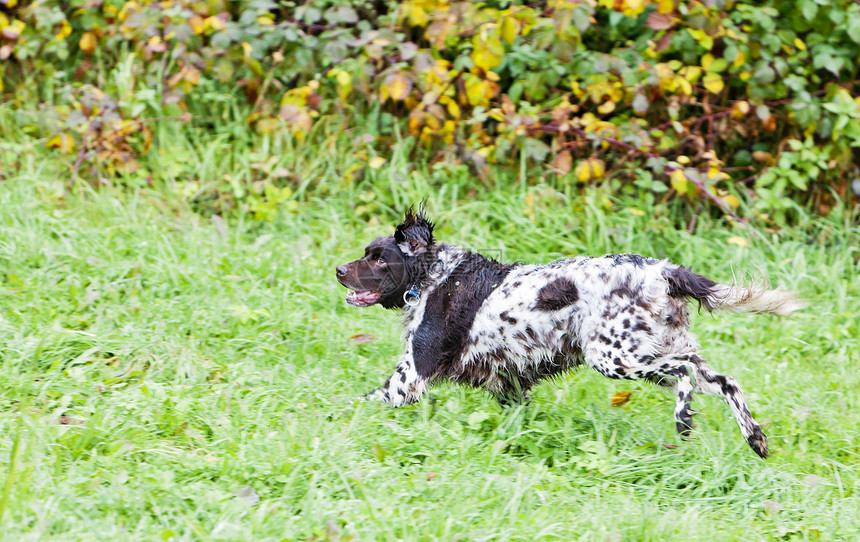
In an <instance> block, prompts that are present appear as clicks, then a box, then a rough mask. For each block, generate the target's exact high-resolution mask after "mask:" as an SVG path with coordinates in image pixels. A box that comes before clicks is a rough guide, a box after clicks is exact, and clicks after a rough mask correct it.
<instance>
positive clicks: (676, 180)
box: [669, 169, 688, 195]
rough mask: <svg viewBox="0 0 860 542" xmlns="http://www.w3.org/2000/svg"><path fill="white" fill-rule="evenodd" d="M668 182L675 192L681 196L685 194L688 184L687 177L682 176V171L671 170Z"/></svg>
mask: <svg viewBox="0 0 860 542" xmlns="http://www.w3.org/2000/svg"><path fill="white" fill-rule="evenodd" d="M669 181H670V182H671V183H672V188H674V189H675V192H677V193H679V194H681V195H684V194H686V193H687V188H688V182H687V176H686V175H684V170H681V169H673V170H672V172H671V173H669Z"/></svg>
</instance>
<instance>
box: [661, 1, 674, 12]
mask: <svg viewBox="0 0 860 542" xmlns="http://www.w3.org/2000/svg"><path fill="white" fill-rule="evenodd" d="M657 11H658V12H660V13H672V12H673V11H675V0H660V1H659V2H658V3H657Z"/></svg>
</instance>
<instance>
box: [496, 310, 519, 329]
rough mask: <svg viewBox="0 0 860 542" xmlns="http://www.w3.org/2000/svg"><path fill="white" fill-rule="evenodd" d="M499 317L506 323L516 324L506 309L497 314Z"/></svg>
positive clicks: (515, 320)
mask: <svg viewBox="0 0 860 542" xmlns="http://www.w3.org/2000/svg"><path fill="white" fill-rule="evenodd" d="M499 318H501V319H502V320H503V321H505V322H507V323H509V324H511V325H512V326H515V325H517V319H516V318H514V317H513V316H511V315H510V314H508V311H504V312H502V313H501V314H500V315H499Z"/></svg>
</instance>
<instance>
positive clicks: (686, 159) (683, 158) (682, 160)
mask: <svg viewBox="0 0 860 542" xmlns="http://www.w3.org/2000/svg"><path fill="white" fill-rule="evenodd" d="M676 161H677V162H678V163H679V164H683V165H685V166H686V165H687V164H689V163H690V158H689V157H687V156H684V155H681V156H679V157H678V158H677V159H676Z"/></svg>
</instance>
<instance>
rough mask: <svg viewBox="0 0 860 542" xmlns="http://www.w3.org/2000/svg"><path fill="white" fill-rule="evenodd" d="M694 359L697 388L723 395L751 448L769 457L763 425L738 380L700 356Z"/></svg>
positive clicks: (693, 365)
mask: <svg viewBox="0 0 860 542" xmlns="http://www.w3.org/2000/svg"><path fill="white" fill-rule="evenodd" d="M692 361H693V363H691V367H692V368H693V371H694V376H695V378H696V385H695V388H696V390H697V391H700V392H702V393H706V394H708V395H715V396H717V397H722V398H723V400H724V401H725V402H726V404H728V405H729V408H730V409H731V411H732V415H733V416H734V417H735V421H737V422H738V427H740V430H741V434H742V435H743V436H744V438H745V439H747V442H748V443H749V445H750V448H752V449H753V451H754V452H755V453H757V454H758V455H760V456H761V457H767V437H766V436H765V434H764V433H763V432H762V430H761V426H760V425H759V424H758V422H756V421H755V419H753V417H752V414H750V410H749V408H748V407H747V404H746V401H744V395H743V392H741V388H740V386H738V383H737V381H736V380H735V379H734V378H732V377H730V376H726V375H721V374H719V373H717V372H716V371H714V370H713V369H711V368H710V367H709V366H708V364H707V363H705V360H704V359H702V358H701V357H699V356H693V359H692Z"/></svg>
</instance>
